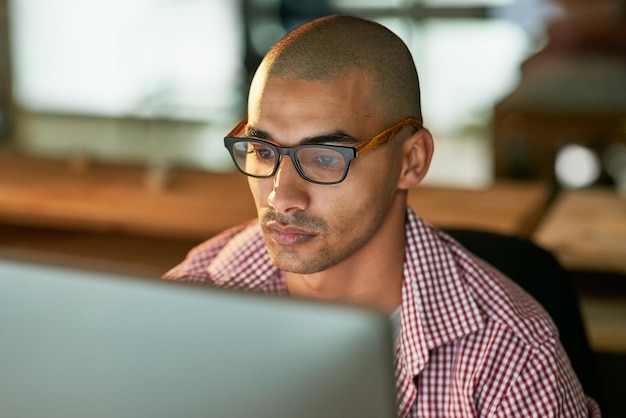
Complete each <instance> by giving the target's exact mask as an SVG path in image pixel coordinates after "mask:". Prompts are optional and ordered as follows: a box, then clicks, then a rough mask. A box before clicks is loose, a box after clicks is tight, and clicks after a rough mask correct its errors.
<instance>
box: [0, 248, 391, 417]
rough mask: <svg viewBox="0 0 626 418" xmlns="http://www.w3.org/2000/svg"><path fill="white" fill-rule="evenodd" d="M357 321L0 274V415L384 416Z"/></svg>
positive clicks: (252, 300) (55, 272)
mask: <svg viewBox="0 0 626 418" xmlns="http://www.w3.org/2000/svg"><path fill="white" fill-rule="evenodd" d="M394 387H395V385H394V373H393V357H392V344H391V332H390V325H389V323H388V320H387V318H386V317H385V316H383V315H381V314H379V313H377V312H374V311H370V310H367V309H364V308H357V307H353V306H340V305H333V304H325V303H314V302H311V301H303V300H295V299H293V298H284V297H277V296H262V295H258V294H252V293H247V292H234V291H225V290H218V289H214V288H208V287H206V286H194V285H190V284H181V283H172V282H165V281H160V280H149V279H137V278H132V277H121V276H114V275H108V274H103V273H96V272H88V271H81V270H73V269H68V268H61V267H58V266H57V267H53V266H47V265H36V264H27V263H23V262H16V261H8V260H3V261H0V416H3V417H11V418H21V417H28V418H31V417H47V418H53V417H63V418H67V417H90V418H98V417H107V418H111V417H133V418H142V417H151V418H155V417H157V418H158V417H211V418H222V417H237V418H238V417H260V418H281V417H297V418H308V417H318V418H319V417H325V418H327V417H342V418H349V417H358V418H367V417H376V418H382V417H393V416H395V415H396V401H395V391H394Z"/></svg>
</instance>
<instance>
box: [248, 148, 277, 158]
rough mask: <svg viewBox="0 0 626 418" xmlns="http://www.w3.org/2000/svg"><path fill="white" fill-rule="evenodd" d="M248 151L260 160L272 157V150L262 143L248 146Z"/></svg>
mask: <svg viewBox="0 0 626 418" xmlns="http://www.w3.org/2000/svg"><path fill="white" fill-rule="evenodd" d="M250 153H251V154H254V155H256V157H257V158H258V159H261V160H271V159H274V151H272V150H271V149H270V148H267V147H264V146H262V145H252V146H251V147H250Z"/></svg>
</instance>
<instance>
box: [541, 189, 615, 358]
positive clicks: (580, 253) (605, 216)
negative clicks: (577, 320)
mask: <svg viewBox="0 0 626 418" xmlns="http://www.w3.org/2000/svg"><path fill="white" fill-rule="evenodd" d="M533 238H534V240H535V241H536V242H537V243H538V244H540V245H543V246H544V247H546V248H548V249H550V250H551V251H552V252H554V254H555V255H556V256H557V258H558V259H559V261H560V262H561V263H562V264H563V265H564V266H565V267H566V268H567V269H568V270H570V271H571V272H572V274H573V277H574V278H576V279H577V281H578V284H579V289H580V294H581V308H582V311H583V317H584V318H585V321H586V323H587V331H588V334H589V339H590V342H591V345H592V347H593V348H594V349H595V350H596V351H600V352H610V353H624V352H626V294H625V293H624V289H626V197H624V196H621V197H620V196H619V195H618V194H617V193H616V192H615V191H614V190H612V189H604V188H594V189H588V190H577V191H567V192H563V193H561V194H560V195H559V197H558V198H557V199H556V201H555V202H554V204H553V205H552V206H551V208H550V210H549V211H548V212H547V214H546V216H545V217H544V218H543V220H542V221H541V223H540V224H539V226H538V228H537V230H536V232H535V233H534V235H533ZM598 288H600V290H598Z"/></svg>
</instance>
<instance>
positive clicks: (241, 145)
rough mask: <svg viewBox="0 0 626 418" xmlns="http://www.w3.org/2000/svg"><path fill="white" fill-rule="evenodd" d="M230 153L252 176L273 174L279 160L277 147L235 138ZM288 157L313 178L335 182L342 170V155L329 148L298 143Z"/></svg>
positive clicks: (304, 174) (318, 180)
mask: <svg viewBox="0 0 626 418" xmlns="http://www.w3.org/2000/svg"><path fill="white" fill-rule="evenodd" d="M233 156H234V160H235V162H236V163H237V166H239V169H241V170H242V171H243V172H244V173H246V174H248V175H251V176H256V177H268V176H271V175H273V174H274V171H275V169H276V167H277V166H278V161H279V158H278V157H279V154H278V150H277V149H275V148H274V147H272V146H270V145H267V144H263V143H260V142H252V141H246V140H242V141H238V142H236V143H235V144H234V145H233ZM292 157H293V159H294V163H295V165H296V168H297V169H298V171H299V172H300V174H302V175H303V176H304V177H305V178H307V179H310V180H313V181H316V182H320V183H333V182H337V181H339V180H341V179H342V178H343V176H344V174H345V169H346V159H345V157H344V156H343V155H342V154H341V153H340V152H338V151H335V150H333V149H330V148H326V147H318V146H303V147H298V148H296V149H295V152H294V153H293V154H292Z"/></svg>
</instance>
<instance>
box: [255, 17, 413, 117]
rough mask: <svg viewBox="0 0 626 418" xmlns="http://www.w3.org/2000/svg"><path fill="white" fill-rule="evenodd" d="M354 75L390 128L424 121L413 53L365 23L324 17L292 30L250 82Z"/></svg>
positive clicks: (384, 30)
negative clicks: (363, 78)
mask: <svg viewBox="0 0 626 418" xmlns="http://www.w3.org/2000/svg"><path fill="white" fill-rule="evenodd" d="M355 71H358V72H364V73H365V74H366V75H367V76H368V78H369V79H370V80H371V82H372V85H371V86H370V87H371V88H372V91H373V95H372V99H373V100H375V101H376V103H372V106H375V107H376V108H377V109H378V111H379V112H380V113H381V116H382V117H383V119H385V120H387V121H388V123H390V124H391V123H395V122H397V121H399V120H401V119H404V118H406V117H410V116H413V117H416V118H417V119H419V120H420V121H421V120H422V113H421V106H420V89H419V81H418V76H417V71H416V69H415V64H414V62H413V58H412V56H411V53H410V52H409V50H408V48H407V46H406V45H405V43H404V42H403V41H402V40H401V39H400V38H399V37H398V36H397V35H395V34H394V33H393V32H391V31H390V30H389V29H387V28H385V27H384V26H382V25H380V24H378V23H375V22H372V21H369V20H364V19H359V18H355V17H348V16H328V17H324V18H321V19H317V20H313V21H311V22H308V23H305V24H304V25H302V26H299V27H297V28H295V29H294V30H292V31H290V32H289V33H287V34H286V35H285V36H284V37H283V38H282V39H281V40H280V41H278V42H277V43H276V44H275V45H274V46H273V47H272V48H271V49H270V51H269V52H268V53H267V55H266V56H265V58H264V59H263V62H262V63H261V65H260V66H259V69H258V70H257V73H256V75H255V79H256V80H255V81H254V82H256V83H258V82H260V81H262V80H264V79H267V78H271V77H277V78H295V79H302V80H310V81H320V82H330V81H334V80H336V79H337V78H339V77H341V76H345V75H347V74H349V73H354V72H355ZM260 79H261V80H260Z"/></svg>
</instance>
